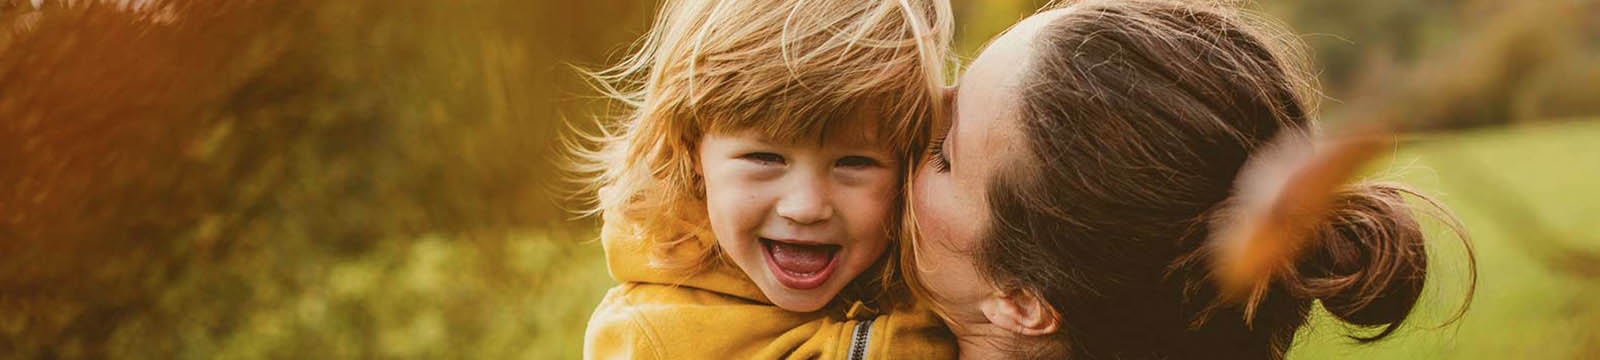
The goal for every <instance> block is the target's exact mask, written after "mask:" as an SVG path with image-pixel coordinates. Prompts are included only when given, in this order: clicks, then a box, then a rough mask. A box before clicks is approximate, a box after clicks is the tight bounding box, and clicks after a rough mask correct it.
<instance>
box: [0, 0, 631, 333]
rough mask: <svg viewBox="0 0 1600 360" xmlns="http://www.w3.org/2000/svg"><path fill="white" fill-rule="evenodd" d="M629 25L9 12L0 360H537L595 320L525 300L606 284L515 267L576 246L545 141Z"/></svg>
mask: <svg viewBox="0 0 1600 360" xmlns="http://www.w3.org/2000/svg"><path fill="white" fill-rule="evenodd" d="M36 5H37V7H36ZM643 13H644V8H642V7H641V5H639V4H633V3H630V2H623V1H611V2H584V3H577V2H523V1H510V0H506V1H488V0H486V1H378V0H342V1H309V0H280V1H203V0H194V1H186V0H173V1H148V2H124V1H56V0H42V1H30V0H21V1H18V0H7V1H5V2H3V3H0V21H3V23H0V34H3V35H0V164H3V165H0V274H4V275H3V276H0V309H3V310H0V354H10V356H20V357H106V356H117V357H130V356H131V357H158V358H168V357H188V356H192V357H212V356H216V355H220V354H232V355H253V356H271V357H289V356H291V355H293V354H325V355H337V356H340V357H343V356H346V355H348V356H350V357H370V356H378V355H387V356H411V355H429V354H437V353H436V352H439V351H455V350H454V349H461V351H466V350H472V351H483V352H482V353H481V354H482V355H495V354H509V353H505V352H503V351H506V350H507V349H511V350H517V349H525V350H527V351H532V352H534V355H537V352H538V351H540V350H541V349H537V348H531V349H530V348H528V347H529V346H537V344H529V343H527V341H526V340H528V339H529V338H532V339H537V338H538V337H537V336H536V335H537V331H546V330H548V329H546V330H540V329H534V332H532V333H530V332H529V330H527V327H528V326H532V325H529V324H543V323H544V322H541V320H540V319H539V318H540V317H541V316H549V317H555V318H561V319H565V318H566V317H570V316H572V315H570V314H569V313H580V314H586V311H577V312H574V311H570V310H569V309H562V310H560V311H556V312H554V313H550V314H545V313H542V312H540V311H536V310H537V309H536V308H524V307H523V306H529V305H537V304H534V303H529V301H534V302H535V303H537V302H538V301H544V300H538V301H535V300H537V299H539V298H538V297H537V295H539V294H540V293H541V292H544V291H556V290H555V289H551V288H541V285H540V283H539V281H540V280H539V279H538V278H537V277H538V276H545V277H552V276H554V277H556V278H560V277H564V276H585V275H587V276H588V277H585V278H584V279H589V280H591V281H588V282H585V284H597V285H584V286H600V285H604V282H605V278H604V276H603V273H602V274H601V275H600V276H593V275H595V274H594V273H593V272H592V271H577V272H571V273H566V272H560V273H556V274H548V273H546V274H540V272H548V271H553V270H551V269H554V268H551V267H550V266H556V265H552V264H560V263H561V262H560V261H551V260H550V259H542V258H541V259H529V258H527V257H526V256H523V257H517V256H511V255H507V254H506V252H507V251H510V250H507V249H508V247H510V248H516V247H526V246H554V245H537V244H535V245H529V244H528V242H530V241H533V242H560V243H563V244H566V243H570V242H571V241H572V240H574V239H580V238H587V237H589V236H592V235H587V234H590V233H589V232H588V231H589V230H588V227H589V223H568V222H566V221H564V220H565V217H566V214H565V213H564V212H562V211H561V210H560V207H559V206H558V205H559V202H558V201H556V199H554V198H553V197H552V196H550V194H549V192H550V190H551V189H550V185H551V183H550V182H549V181H548V179H551V178H553V177H554V176H555V175H556V174H554V172H553V170H552V168H551V166H550V165H551V164H550V163H549V160H548V159H547V158H546V157H547V155H549V154H550V153H551V150H552V148H551V139H553V136H554V135H555V133H556V131H557V129H560V128H562V124H561V122H560V121H561V119H562V118H563V116H564V114H566V113H569V112H572V113H587V112H588V111H587V110H579V109H580V108H581V107H582V106H584V105H585V104H586V103H584V102H583V101H581V100H576V101H575V100H570V99H571V98H572V96H571V95H572V94H574V93H577V91H578V90H580V89H581V87H580V86H581V82H580V81H578V79H577V78H576V77H575V76H573V75H572V73H571V72H570V70H569V69H567V68H566V67H565V65H563V64H562V63H563V62H566V61H585V59H588V61H598V59H599V58H600V57H601V56H602V55H603V52H604V51H606V50H607V49H611V48H615V47H617V44H623V43H626V41H627V40H628V39H630V38H631V37H632V34H631V32H632V31H633V30H634V29H637V28H638V27H639V26H642V25H643V23H644V20H643V19H644V18H643ZM629 19H637V21H629ZM524 229H542V230H537V231H536V232H534V233H532V234H533V235H527V231H529V230H524ZM518 234H523V235H518ZM530 236H531V237H532V238H534V240H528V238H529V237H530ZM551 238H554V239H551ZM416 239H424V240H420V241H419V240H416ZM562 246H566V247H564V248H561V249H565V250H561V251H566V252H571V251H579V250H577V249H578V248H577V247H575V246H571V245H562ZM535 252H545V251H543V250H540V251H535ZM555 253H556V254H560V253H561V252H555ZM533 255H538V256H548V255H547V254H533ZM528 256H532V255H528ZM584 258H592V256H587V257H584ZM527 261H535V263H532V264H528V263H524V262H527ZM518 269H521V270H518ZM585 269H592V268H585ZM407 274H411V275H407ZM418 274H421V275H418ZM426 274H433V275H426ZM392 276H402V277H403V276H413V277H415V278H414V279H412V280H404V281H402V280H403V279H391V277H392ZM530 276H534V277H535V278H533V279H530V278H529V277H530ZM419 279H420V280H419ZM397 281H400V282H397ZM530 281H533V282H532V283H530ZM562 286H570V285H562ZM583 289H587V290H583V292H582V293H583V294H589V295H586V296H583V297H568V298H567V299H568V300H569V301H577V302H579V303H581V302H582V301H579V300H580V299H588V298H591V297H593V298H597V297H598V296H599V295H600V294H599V289H603V286H601V287H595V288H583ZM583 306H590V305H588V304H584V305H583ZM508 316H510V317H524V318H527V319H523V320H520V321H518V320H510V321H507V320H505V318H506V317H508ZM530 321H531V323H530ZM551 323H559V324H562V326H570V324H571V323H572V322H571V321H562V322H551ZM580 324H581V323H580ZM508 326H509V327H514V328H521V329H522V330H516V331H500V330H498V329H501V328H504V327H508ZM541 326H542V325H541ZM396 329H398V330H396ZM406 329H413V330H415V331H412V330H406ZM580 329H581V328H580ZM395 331H399V333H400V334H402V335H393V334H396V332H395ZM561 331H562V332H571V331H573V330H572V329H566V328H563V329H561ZM496 341H497V342H496ZM486 342H488V343H486ZM480 345H485V346H489V347H487V348H484V347H481V346H480ZM552 351H553V350H552ZM490 357H500V356H498V355H495V356H490Z"/></svg>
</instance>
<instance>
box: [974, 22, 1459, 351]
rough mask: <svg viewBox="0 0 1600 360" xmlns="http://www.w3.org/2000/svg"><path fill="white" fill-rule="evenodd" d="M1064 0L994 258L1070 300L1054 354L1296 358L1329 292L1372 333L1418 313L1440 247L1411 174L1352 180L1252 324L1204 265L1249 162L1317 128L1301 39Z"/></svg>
mask: <svg viewBox="0 0 1600 360" xmlns="http://www.w3.org/2000/svg"><path fill="white" fill-rule="evenodd" d="M1067 7H1069V8H1070V9H1071V10H1070V13H1068V14H1065V15H1063V16H1062V17H1061V18H1058V19H1056V20H1054V22H1053V23H1052V24H1049V25H1047V27H1046V28H1044V29H1043V30H1042V31H1041V32H1040V33H1039V35H1038V37H1037V38H1035V39H1033V40H1032V41H1033V50H1032V51H1033V54H1032V55H1031V58H1030V61H1031V62H1030V65H1029V66H1028V70H1027V71H1028V72H1027V73H1025V74H1024V75H1023V79H1024V80H1022V81H1021V82H1020V83H1019V85H1018V88H1017V92H1018V93H1019V94H1020V96H1019V99H1020V100H1019V101H1020V103H1018V104H1016V105H1015V106H1017V108H1018V109H1020V111H1018V112H1017V118H1018V119H1019V125H1018V126H1019V128H1018V129H1017V130H1019V132H1018V133H1020V134H1023V135H1022V136H1023V137H1024V138H1025V140H1024V141H1025V144H1026V145H1025V146H1023V148H1025V149H1027V150H1024V151H1022V154H1019V155H1018V156H1013V157H1011V160H1009V161H1012V163H1011V164H1009V165H1014V166H1001V167H1000V168H1004V169H1010V170H1008V171H1006V172H1004V173H1000V174H996V177H995V178H994V179H993V181H992V182H991V183H992V184H993V185H992V187H991V188H990V189H989V205H990V208H991V209H992V215H991V219H990V222H989V226H988V227H987V232H986V236H987V238H986V241H985V242H984V247H983V249H982V250H981V253H980V254H979V255H978V256H979V266H980V268H982V269H983V270H984V271H985V272H986V274H987V275H988V276H989V277H990V278H991V279H992V280H994V281H996V282H998V283H999V284H1000V285H1001V286H1003V287H1009V288H1011V289H1023V290H1027V291H1030V292H1033V293H1034V294H1037V295H1039V296H1041V297H1042V298H1043V299H1044V300H1046V301H1047V302H1048V303H1049V304H1051V305H1052V306H1053V307H1054V308H1055V309H1056V310H1057V311H1058V312H1059V313H1060V315H1061V320H1062V328H1061V331H1058V332H1056V334H1055V335H1054V336H1057V337H1059V338H1056V339H1049V340H1051V341H1047V343H1050V344H1053V345H1052V346H1047V347H1046V348H1044V349H1039V354H1043V355H1048V356H1050V357H1060V356H1067V357H1071V358H1093V359H1143V358H1175V359H1184V358H1223V359H1279V358H1282V357H1283V355H1284V353H1285V352H1286V351H1287V350H1288V347H1289V345H1290V344H1291V343H1292V340H1293V337H1294V334H1295V332H1296V330H1297V329H1298V328H1300V326H1301V325H1303V324H1304V323H1305V321H1306V319H1307V317H1308V315H1309V314H1310V310H1311V306H1312V304H1313V302H1314V300H1321V301H1322V303H1323V305H1324V307H1325V308H1326V309H1328V310H1329V312H1331V313H1332V314H1333V315H1334V316H1336V317H1338V318H1339V319H1341V320H1343V321H1345V322H1347V323H1350V324H1354V325H1359V326H1365V327H1383V330H1382V331H1381V333H1379V334H1377V335H1374V336H1371V337H1364V338H1357V339H1358V340H1361V341H1371V340H1376V339H1379V338H1382V337H1384V336H1387V335H1388V334H1390V333H1391V332H1392V331H1393V330H1394V329H1395V327H1396V326H1398V325H1399V324H1400V323H1401V322H1402V321H1404V320H1405V318H1406V316H1407V315H1408V314H1409V313H1410V311H1411V309H1412V308H1413V307H1414V306H1415V305H1416V303H1417V300H1418V298H1419V297H1420V295H1421V293H1422V289H1423V280H1424V278H1425V277H1426V276H1425V275H1426V269H1427V255H1426V253H1425V251H1424V248H1423V238H1424V236H1423V233H1422V231H1421V228H1420V226H1419V225H1418V223H1417V221H1416V220H1415V219H1414V216H1413V210H1412V208H1411V207H1410V206H1409V205H1408V204H1407V202H1406V200H1405V198H1404V197H1405V196H1406V195H1411V196H1417V197H1421V196H1420V195H1419V194H1417V193H1415V192H1413V191H1411V190H1408V189H1407V188H1405V187H1403V186H1400V185H1398V184H1391V183H1375V182H1358V183H1355V184H1348V185H1344V186H1343V188H1341V189H1340V190H1339V191H1338V193H1337V194H1336V195H1335V197H1334V199H1333V205H1332V209H1331V210H1330V212H1331V213H1332V214H1331V215H1329V216H1328V219H1327V220H1326V221H1323V222H1322V223H1321V224H1320V225H1318V226H1317V227H1316V228H1315V229H1312V230H1310V231H1309V232H1310V233H1311V234H1310V235H1309V238H1308V240H1307V242H1306V243H1305V248H1304V250H1302V251H1301V252H1300V256H1298V257H1296V258H1294V259H1293V260H1292V261H1293V263H1292V264H1290V266H1286V267H1288V268H1290V269H1291V270H1289V271H1286V272H1285V273H1283V274H1277V275H1276V276H1274V277H1272V278H1271V280H1270V283H1269V284H1267V285H1266V286H1267V287H1266V289H1267V290H1266V292H1265V295H1264V296H1262V297H1260V298H1258V299H1254V300H1253V301H1254V303H1253V304H1251V305H1253V306H1254V311H1253V312H1252V313H1250V315H1249V316H1248V317H1247V316H1246V311H1244V308H1245V305H1244V304H1236V303H1235V304H1225V303H1220V302H1219V301H1218V299H1219V298H1220V295H1221V294H1220V292H1219V290H1218V288H1217V285H1216V284H1215V283H1214V282H1213V281H1211V280H1210V279H1209V278H1208V276H1209V275H1208V274H1209V273H1210V268H1209V267H1207V266H1206V265H1208V264H1206V262H1205V261H1192V260H1194V258H1195V257H1204V256H1206V255H1207V254H1206V252H1205V251H1203V250H1204V249H1205V248H1206V242H1207V239H1208V236H1209V229H1208V223H1209V222H1210V221H1212V220H1213V219H1215V218H1216V217H1217V216H1224V213H1225V210H1226V208H1227V207H1228V204H1229V203H1230V199H1231V198H1232V196H1233V194H1234V189H1235V184H1236V180H1237V178H1238V176H1239V173H1240V170H1241V168H1242V167H1244V165H1245V163H1246V161H1247V160H1248V159H1250V158H1251V157H1252V155H1254V154H1256V153H1257V152H1258V151H1260V149H1261V148H1262V147H1263V146H1264V145H1266V144H1267V143H1269V142H1271V141H1272V140H1273V139H1275V138H1277V137H1280V136H1285V135H1293V134H1310V133H1312V131H1313V129H1312V128H1313V124H1312V117H1313V113H1314V112H1315V109H1314V105H1315V103H1314V101H1313V100H1315V96H1316V95H1314V92H1313V91H1312V90H1311V89H1314V88H1315V87H1314V86H1313V85H1312V80H1311V77H1310V76H1308V75H1307V72H1305V71H1304V70H1303V69H1302V66H1303V65H1304V63H1305V62H1304V61H1303V60H1301V59H1303V56H1302V55H1300V53H1299V52H1297V51H1298V45H1297V44H1298V43H1296V42H1294V41H1295V40H1293V38H1292V37H1285V36H1276V35H1269V34H1272V33H1271V32H1270V31H1269V30H1270V29H1271V27H1270V26H1269V25H1270V24H1269V23H1265V22H1262V21H1260V20H1256V19H1255V18H1252V17H1249V16H1248V15H1247V14H1245V13H1243V12H1242V11H1239V10H1236V9H1233V8H1231V7H1229V6H1226V5H1212V4H1194V3H1180V2H1176V1H1160V0H1091V1H1083V2H1076V3H1072V4H1069V5H1067ZM1421 198H1422V199H1424V200H1427V199H1426V198H1425V197H1421ZM1427 202H1428V203H1430V204H1432V202H1431V200H1429V201H1427ZM1435 208H1436V209H1437V210H1439V213H1440V214H1443V215H1442V216H1444V217H1446V218H1448V217H1449V215H1448V214H1445V213H1444V211H1443V209H1442V208H1438V207H1435ZM1451 224H1454V222H1451ZM1456 230H1457V233H1458V234H1460V233H1461V232H1460V231H1459V230H1460V229H1459V227H1457V228H1456ZM1468 246H1469V250H1470V245H1468ZM1468 258H1469V259H1470V258H1471V255H1470V253H1469V254H1468ZM1472 271H1474V272H1475V271H1476V269H1475V268H1474V269H1473V270H1472ZM1463 309H1464V308H1463Z"/></svg>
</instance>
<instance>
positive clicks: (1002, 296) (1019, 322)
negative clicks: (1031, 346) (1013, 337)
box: [978, 289, 1061, 336]
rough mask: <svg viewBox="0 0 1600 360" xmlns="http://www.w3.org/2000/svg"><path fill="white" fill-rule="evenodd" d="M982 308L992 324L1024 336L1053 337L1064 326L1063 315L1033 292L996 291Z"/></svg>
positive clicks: (985, 300)
mask: <svg viewBox="0 0 1600 360" xmlns="http://www.w3.org/2000/svg"><path fill="white" fill-rule="evenodd" d="M978 308H979V309H980V310H982V311H983V316H984V317H987V318H989V323H990V324H994V325H995V326H998V327H1000V328H1002V329H1006V330H1008V331H1011V332H1014V333H1018V334H1022V335H1027V336H1039V335H1049V334H1052V333H1055V332H1056V330H1057V329H1058V328H1059V327H1060V326H1061V314H1060V313H1057V312H1056V309H1055V307H1052V306H1050V303H1048V302H1045V301H1044V299H1043V298H1041V297H1039V296H1038V295H1037V294H1036V293H1034V292H1033V291H1029V290H1023V289H1013V290H1009V291H996V292H995V293H994V294H992V295H989V297H987V298H984V299H983V300H982V302H980V303H979V304H978Z"/></svg>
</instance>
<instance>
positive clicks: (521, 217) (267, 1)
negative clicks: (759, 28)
mask: <svg viewBox="0 0 1600 360" xmlns="http://www.w3.org/2000/svg"><path fill="white" fill-rule="evenodd" d="M1039 5H1040V2H1039V1H1031V0H988V1H979V0H956V1H955V8H956V9H957V16H958V20H957V23H958V29H959V31H958V33H957V47H958V52H959V53H960V54H962V55H963V56H966V57H970V56H972V55H975V54H976V53H977V50H978V49H979V48H980V47H981V46H982V44H983V43H984V42H985V41H986V40H987V39H988V38H989V37H991V36H993V35H994V34H996V33H998V32H1000V31H1002V30H1003V29H1005V28H1006V27H1007V26H1009V25H1010V24H1012V23H1013V22H1015V21H1016V20H1018V19H1020V18H1021V17H1023V16H1024V15H1026V14H1028V13H1031V12H1032V11H1033V9H1035V8H1037V7H1038V6H1039ZM656 6H657V4H656V2H654V1H638V0H587V1H562V0H537V1H526V0H452V1H444V0H249V1H208V0H76V1H72V0H0V358H105V357H110V358H162V359H168V358H176V359H185V358H301V357H311V358H418V357H425V358H432V357H449V358H456V357H465V358H534V359H546V358H549V359H567V358H578V357H579V356H580V353H579V350H580V346H581V340H582V335H583V326H584V323H585V321H586V320H587V318H588V314H589V311H590V310H591V309H592V307H593V306H594V304H595V303H596V302H597V301H599V299H600V297H601V296H602V294H603V292H604V290H605V289H606V288H608V287H610V286H611V285H612V284H611V282H610V280H609V279H608V278H607V276H606V273H605V270H604V268H603V266H602V263H601V257H600V252H599V249H598V244H596V243H593V242H590V241H588V240H592V239H593V238H594V236H595V234H596V226H597V224H596V222H595V221H594V220H593V219H574V218H573V217H572V215H571V213H570V212H567V211H565V210H563V209H564V208H570V207H572V206H574V205H575V204H577V202H575V200H574V199H571V198H567V197H565V196H563V195H562V194H563V193H562V192H561V190H562V189H563V187H562V186H560V184H561V183H560V182H559V181H558V180H559V179H560V178H561V174H560V173H559V172H558V171H557V170H556V166H557V165H558V163H559V161H558V160H554V159H555V158H554V157H553V156H554V155H555V154H557V149H558V147H557V146H556V143H557V142H556V139H557V137H558V136H559V135H560V134H561V133H563V132H566V131H569V130H568V129H569V128H577V129H592V119H593V118H594V117H595V116H604V115H605V114H607V113H608V111H614V110H615V108H614V107H611V106H610V105H608V103H607V102H605V101H604V99H601V98H599V97H598V94H597V93H596V92H594V91H591V90H590V89H589V88H588V87H587V85H586V84H585V83H584V81H583V80H582V78H581V77H580V76H579V74H578V72H576V71H575V70H574V69H573V67H572V66H578V67H587V68H598V67H601V66H603V65H605V64H606V63H608V62H609V61H615V60H617V59H619V58H620V57H621V56H622V55H623V54H625V53H626V51H627V50H628V49H629V46H630V44H632V43H633V41H634V40H635V39H636V38H637V37H638V36H639V35H641V34H642V33H643V31H644V30H645V29H646V27H647V25H648V23H649V20H650V17H651V16H652V15H653V12H654V11H655V9H656ZM1249 6H1250V7H1252V8H1254V9H1257V10H1259V11H1261V12H1263V13H1266V14H1270V15H1272V16H1275V17H1277V18H1279V19H1281V20H1282V21H1284V22H1285V23H1286V24H1287V25H1288V26H1289V27H1290V28H1291V29H1292V30H1293V31H1294V32H1295V33H1296V34H1299V35H1300V36H1301V37H1302V38H1304V39H1305V40H1306V41H1307V42H1308V43H1309V44H1310V45H1311V48H1312V50H1313V55H1314V56H1315V58H1316V61H1317V63H1318V65H1319V68H1318V73H1319V74H1320V76H1321V80H1322V82H1323V87H1324V92H1325V94H1326V96H1327V100H1326V101H1325V102H1324V108H1323V110H1324V111H1323V113H1324V117H1325V118H1326V122H1327V123H1328V124H1329V125H1330V126H1334V127H1336V126H1337V125H1338V124H1339V123H1340V122H1342V121H1344V120H1343V119H1346V118H1349V117H1352V116H1354V115H1347V114H1362V115H1361V116H1374V115H1373V114H1376V116H1383V117H1384V118H1388V119H1395V121H1398V122H1399V123H1400V124H1401V128H1402V129H1404V131H1405V133H1406V135H1405V136H1404V138H1403V140H1404V141H1403V142H1402V143H1401V146H1400V147H1399V149H1398V150H1397V153H1396V155H1395V156H1394V157H1392V158H1391V159H1387V160H1385V161H1383V162H1382V164H1380V165H1378V166H1376V167H1375V169H1374V170H1373V173H1374V176H1385V177H1391V178H1398V179H1400V180H1402V181H1406V182H1408V183H1411V184H1413V185H1416V186H1418V187H1420V188H1422V189H1424V190H1426V191H1428V192H1430V193H1432V194H1435V195H1437V196H1439V198H1440V199H1441V200H1442V201H1443V202H1444V203H1445V204H1446V205H1447V206H1448V207H1450V208H1452V209H1453V210H1455V211H1456V212H1457V214H1458V215H1459V216H1460V217H1461V219H1462V220H1463V222H1464V223H1465V224H1466V227H1467V228H1468V229H1469V230H1470V234H1471V236H1472V242H1473V244H1474V245H1475V246H1476V249H1477V254H1478V265H1479V275H1480V278H1479V281H1478V286H1477V297H1476V298H1474V300H1473V303H1472V305H1471V309H1470V310H1469V311H1468V312H1467V314H1466V316H1465V317H1464V318H1462V319H1461V320H1460V321H1457V322H1455V323H1451V324H1449V325H1446V326H1442V327H1441V326H1440V324H1441V323H1443V322H1444V321H1445V320H1447V319H1448V318H1449V315H1450V313H1451V311H1452V310H1454V309H1455V307H1456V306H1459V305H1460V304H1461V301H1462V299H1463V297H1462V292H1463V291H1464V289H1465V288H1466V286H1465V284H1466V282H1467V280H1466V279H1467V277H1466V273H1465V263H1464V261H1463V260H1462V259H1463V258H1464V257H1463V256H1462V255H1461V254H1463V252H1462V248H1461V246H1460V245H1459V243H1457V242H1454V241H1452V238H1450V237H1449V235H1448V233H1446V232H1444V231H1443V230H1442V229H1443V228H1442V227H1440V226H1433V227H1431V228H1430V229H1431V230H1430V231H1432V232H1433V233H1434V234H1437V236H1436V237H1435V238H1434V240H1436V241H1434V242H1433V243H1434V245H1436V246H1435V247H1434V249H1433V251H1434V257H1435V259H1436V260H1435V261H1432V262H1431V264H1430V266H1432V267H1433V269H1431V271H1430V275H1432V278H1431V279H1430V281H1431V282H1432V284H1434V285H1433V286H1432V287H1431V288H1430V289H1429V291H1428V293H1427V295H1426V296H1425V298H1424V300H1423V301H1424V304H1423V305H1422V307H1421V308H1420V309H1419V310H1417V311H1418V313H1417V314H1416V315H1415V316H1414V317H1413V321H1411V322H1410V324H1409V325H1408V326H1407V327H1405V328H1403V330H1402V331H1401V332H1400V334H1399V335H1398V336H1394V337H1392V338H1391V339H1389V340H1385V341H1382V342H1378V343H1375V344H1368V345H1358V344H1355V343H1354V341H1352V340H1349V339H1348V338H1345V337H1343V336H1344V335H1346V334H1350V333H1351V332H1352V331H1353V332H1355V333H1360V332H1361V331H1363V330H1362V329H1347V328H1345V327H1344V326H1342V325H1339V324H1338V323H1336V322H1332V321H1330V320H1328V319H1327V318H1326V317H1321V316H1320V315H1319V318H1318V319H1317V320H1315V321H1313V324H1312V326H1310V327H1308V328H1307V329H1306V330H1305V335H1303V336H1301V337H1299V338H1298V342H1297V343H1296V345H1295V347H1294V348H1293V350H1292V351H1291V356H1290V357H1291V358H1292V359H1324V358H1352V357H1360V358H1442V359H1503V358H1548V359H1563V358H1593V357H1595V356H1600V228H1597V226H1600V225H1596V224H1597V220H1600V188H1597V185H1600V145H1597V143H1600V3H1597V2H1596V1H1593V0H1529V1H1498V0H1460V1H1439V0H1299V1H1291V0H1258V1H1257V2H1255V3H1252V4H1250V5H1249Z"/></svg>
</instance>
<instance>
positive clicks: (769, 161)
mask: <svg viewBox="0 0 1600 360" xmlns="http://www.w3.org/2000/svg"><path fill="white" fill-rule="evenodd" d="M739 158H740V159H745V160H749V161H754V162H756V163H759V164H762V165H783V155H778V154H773V153H768V152H756V153H749V154H744V155H740V156H739Z"/></svg>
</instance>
